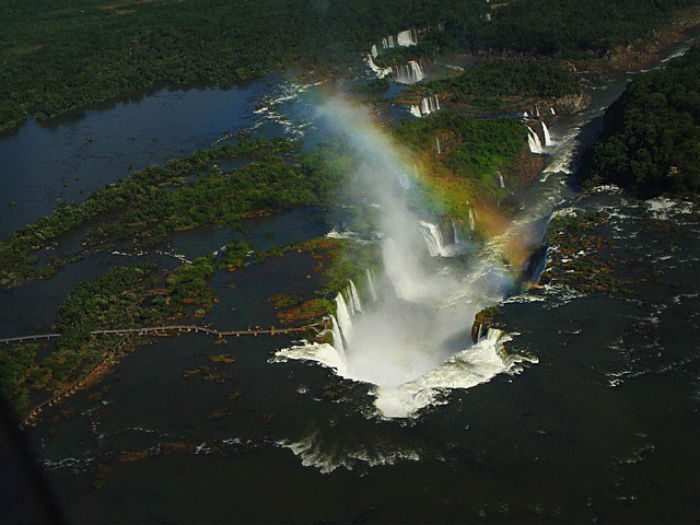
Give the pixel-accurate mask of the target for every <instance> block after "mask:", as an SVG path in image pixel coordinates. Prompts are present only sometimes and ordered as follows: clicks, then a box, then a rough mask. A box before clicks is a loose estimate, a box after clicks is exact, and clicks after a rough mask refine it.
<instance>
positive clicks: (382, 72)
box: [367, 55, 393, 78]
mask: <svg viewBox="0 0 700 525" xmlns="http://www.w3.org/2000/svg"><path fill="white" fill-rule="evenodd" d="M367 65H368V66H369V68H370V69H371V70H372V71H374V73H375V74H376V75H377V78H384V77H385V76H387V75H391V74H392V72H393V70H392V69H391V68H390V67H379V66H378V65H377V64H376V63H375V62H374V58H372V55H367Z"/></svg>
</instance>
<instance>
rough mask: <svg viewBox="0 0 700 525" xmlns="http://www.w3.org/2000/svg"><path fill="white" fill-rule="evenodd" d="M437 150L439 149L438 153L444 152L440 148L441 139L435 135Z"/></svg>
mask: <svg viewBox="0 0 700 525" xmlns="http://www.w3.org/2000/svg"><path fill="white" fill-rule="evenodd" d="M435 150H436V151H437V154H438V155H441V154H442V150H441V149H440V139H439V138H437V137H435Z"/></svg>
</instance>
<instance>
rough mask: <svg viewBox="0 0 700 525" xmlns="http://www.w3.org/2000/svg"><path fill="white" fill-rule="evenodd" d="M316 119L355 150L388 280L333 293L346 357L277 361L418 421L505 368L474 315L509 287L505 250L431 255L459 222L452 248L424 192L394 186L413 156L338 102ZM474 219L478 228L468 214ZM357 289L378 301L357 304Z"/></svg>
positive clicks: (310, 353) (305, 353) (295, 350)
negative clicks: (294, 363)
mask: <svg viewBox="0 0 700 525" xmlns="http://www.w3.org/2000/svg"><path fill="white" fill-rule="evenodd" d="M319 112H320V114H321V116H322V117H323V118H324V121H325V122H327V123H328V125H330V126H333V129H334V130H336V131H337V132H338V133H339V134H340V135H341V136H342V137H343V139H344V144H346V147H348V148H350V149H351V150H352V151H353V155H354V159H355V162H354V163H353V170H354V177H353V178H352V180H353V184H355V185H357V186H358V187H357V190H359V191H358V193H359V194H362V195H365V196H366V198H367V201H368V202H372V203H373V205H375V206H376V208H375V209H376V210H377V213H378V219H377V220H378V224H377V227H378V229H379V230H380V231H381V232H382V236H381V241H380V245H379V255H380V256H381V262H382V277H381V279H377V280H375V279H374V277H373V276H372V275H371V272H368V273H367V275H368V278H367V285H366V287H365V289H364V290H359V291H358V290H357V288H356V287H355V286H354V283H349V285H348V289H347V290H345V293H344V294H343V293H340V294H338V295H337V296H336V299H335V302H336V319H337V327H338V331H337V332H336V331H334V332H333V337H334V341H335V340H336V339H337V340H338V341H340V342H342V343H343V347H342V352H343V354H342V355H341V351H340V350H339V349H334V347H333V346H331V345H327V344H326V345H324V344H318V343H309V344H305V345H300V346H296V347H292V348H288V349H284V350H280V351H279V352H278V353H277V356H278V358H280V359H285V360H286V359H312V360H315V361H317V362H319V363H322V364H324V365H326V366H330V367H332V368H334V369H335V370H336V372H337V373H338V374H340V375H342V376H344V377H347V378H349V379H353V380H357V381H363V382H366V383H371V384H373V385H374V387H373V394H374V396H375V400H374V406H375V407H376V408H377V410H378V411H379V414H381V415H382V416H384V417H389V418H391V417H408V416H411V415H413V414H415V413H416V411H418V410H420V409H421V408H422V407H424V406H426V405H429V404H431V403H433V402H435V401H436V400H437V399H438V395H439V392H440V391H441V390H442V389H444V388H455V387H456V388H462V387H464V388H468V387H471V386H474V385H476V384H479V383H482V382H484V381H488V380H490V379H491V378H492V377H493V376H495V375H496V374H498V373H501V372H504V371H506V370H508V369H509V368H510V367H511V366H512V362H511V361H508V360H504V359H502V357H501V354H500V353H499V352H501V350H500V349H499V348H498V347H497V345H496V343H495V342H493V341H489V340H488V338H484V339H482V341H480V342H479V343H478V344H477V345H473V346H472V343H471V328H472V324H473V321H474V318H475V315H476V313H477V312H478V311H480V310H481V309H482V308H483V307H485V306H487V305H490V304H494V303H495V302H497V301H499V300H500V299H501V298H503V297H504V294H505V293H507V291H508V290H509V289H511V287H512V286H513V281H512V279H511V277H510V273H509V270H508V267H507V266H506V265H505V263H504V262H503V261H504V259H503V257H502V256H501V255H499V254H500V253H501V252H499V250H500V248H499V245H496V244H494V245H493V246H491V247H488V249H486V247H485V248H484V249H483V250H482V251H476V252H474V255H473V256H472V257H470V258H469V259H466V260H464V262H463V263H462V264H459V265H454V264H449V260H448V259H445V258H444V257H432V258H431V257H429V253H427V252H428V251H429V250H431V247H432V253H434V254H436V255H440V254H441V253H442V254H446V253H447V252H448V251H449V248H448V247H449V246H453V247H454V246H457V245H459V244H460V242H459V232H458V228H457V226H456V224H453V225H452V228H453V235H454V243H452V244H448V243H446V242H445V239H444V236H443V234H442V232H441V231H440V228H439V227H438V226H437V225H435V224H433V223H430V222H428V221H421V220H420V219H419V218H418V216H417V215H416V211H415V210H414V208H413V207H414V206H415V203H416V202H418V200H417V195H416V194H415V193H413V192H418V191H420V187H419V186H418V185H412V186H411V188H409V189H403V188H402V186H401V185H400V184H398V181H397V178H400V175H401V174H402V173H403V174H405V173H407V172H409V169H407V167H406V166H405V165H404V163H405V161H406V159H407V158H410V155H408V154H407V152H405V151H402V150H401V149H400V148H399V147H397V146H396V144H394V143H393V142H392V140H391V139H390V138H389V137H388V136H387V135H385V134H384V133H382V132H381V131H379V130H378V129H377V128H376V127H375V126H374V125H373V123H372V121H371V119H370V117H369V115H368V114H367V112H366V111H365V110H362V109H359V108H356V107H354V106H350V105H349V104H347V103H346V102H345V101H343V100H340V99H335V100H333V101H331V102H329V103H327V104H326V105H324V106H322V108H321V109H320V110H319ZM409 203H411V204H409ZM424 213H425V212H423V213H421V215H424ZM469 221H470V226H471V227H472V228H473V227H474V213H473V212H472V211H471V210H470V213H469ZM522 236H524V233H523V234H522V235H520V236H519V237H522ZM446 245H447V246H446ZM425 246H428V250H426V249H425ZM452 249H454V248H452ZM443 261H444V262H443ZM360 292H363V293H364V294H366V295H365V296H367V297H369V296H371V297H372V299H373V300H372V301H365V302H364V304H357V303H356V302H355V301H356V299H357V301H358V303H359V302H360V297H361V295H362V294H361V293H360ZM346 297H347V300H346ZM374 297H376V301H375V300H374ZM348 303H352V308H351V307H349V305H348ZM360 308H361V309H360ZM353 312H354V313H353ZM338 332H339V333H340V335H337V333H338Z"/></svg>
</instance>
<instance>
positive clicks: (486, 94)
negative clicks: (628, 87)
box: [415, 60, 582, 106]
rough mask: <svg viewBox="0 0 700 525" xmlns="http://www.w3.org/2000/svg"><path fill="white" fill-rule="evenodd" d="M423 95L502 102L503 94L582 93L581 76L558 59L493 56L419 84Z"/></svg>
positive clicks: (550, 96) (482, 102) (534, 96)
mask: <svg viewBox="0 0 700 525" xmlns="http://www.w3.org/2000/svg"><path fill="white" fill-rule="evenodd" d="M415 92H416V93H418V94H422V95H428V94H432V93H437V94H440V95H441V97H440V98H441V99H443V100H445V99H447V100H450V101H452V102H455V103H460V104H464V103H468V104H474V105H482V106H483V105H489V106H493V105H500V104H502V103H503V98H504V97H507V98H517V99H518V100H519V101H523V100H527V99H543V98H544V99H554V98H558V97H563V96H565V95H574V94H580V93H581V92H582V87H581V84H580V81H579V78H578V77H577V76H576V75H575V74H574V73H573V72H571V71H569V70H567V69H563V68H562V67H561V66H560V64H558V63H556V62H543V61H537V62H535V61H520V60H519V61H514V60H494V61H489V62H485V63H480V64H477V65H475V66H473V67H470V68H469V69H468V70H467V71H465V72H464V73H461V74H459V75H454V76H449V77H447V78H442V79H439V80H433V81H430V82H424V83H421V84H419V85H417V86H416V88H415Z"/></svg>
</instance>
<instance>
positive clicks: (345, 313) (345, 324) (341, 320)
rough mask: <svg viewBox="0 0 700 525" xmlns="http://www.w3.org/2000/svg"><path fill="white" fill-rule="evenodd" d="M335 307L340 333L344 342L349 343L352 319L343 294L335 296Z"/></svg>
mask: <svg viewBox="0 0 700 525" xmlns="http://www.w3.org/2000/svg"><path fill="white" fill-rule="evenodd" d="M335 305H336V315H337V319H338V328H339V329H340V333H341V334H342V336H343V337H344V338H345V342H350V340H351V339H352V318H351V317H350V311H349V310H348V305H347V304H346V303H345V298H344V297H343V294H341V293H339V294H338V295H336V296H335Z"/></svg>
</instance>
